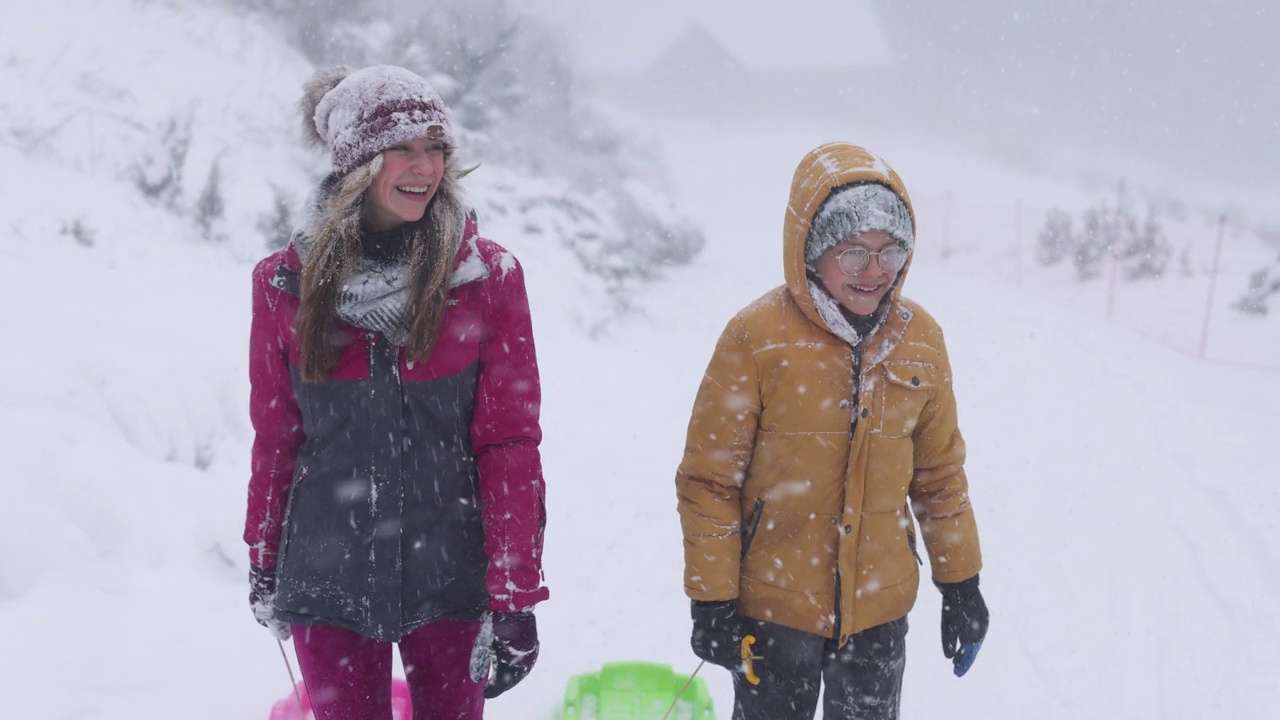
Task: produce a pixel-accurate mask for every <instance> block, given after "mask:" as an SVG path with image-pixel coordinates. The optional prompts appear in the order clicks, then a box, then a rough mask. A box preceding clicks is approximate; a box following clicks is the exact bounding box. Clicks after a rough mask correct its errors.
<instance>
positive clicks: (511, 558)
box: [244, 221, 548, 640]
mask: <svg viewBox="0 0 1280 720" xmlns="http://www.w3.org/2000/svg"><path fill="white" fill-rule="evenodd" d="M300 270H301V266H300V264H299V261H298V256H297V254H296V253H295V252H294V250H293V247H292V246H290V247H289V248H287V249H285V250H282V251H280V252H278V253H275V254H274V255H271V256H270V257H268V258H266V259H265V260H263V261H262V262H261V263H259V264H258V266H257V268H255V270H254V274H253V324H252V331H251V337H250V363H249V375H250V381H251V385H252V394H251V398H250V413H251V417H252V421H253V427H254V430H255V432H256V437H255V440H254V445H253V469H252V475H251V478H250V481H249V502H248V515H247V518H246V523H245V532H244V539H245V542H247V543H248V544H249V548H250V561H251V562H253V563H254V564H255V565H257V566H259V567H268V568H270V567H274V568H275V569H276V572H277V576H278V590H277V598H276V605H277V610H278V612H279V614H280V616H281V619H283V620H285V621H287V622H294V623H303V624H307V623H316V622H319V623H324V624H331V625H337V626H342V627H347V628H349V629H353V630H356V631H359V632H362V633H364V634H366V635H369V636H371V637H376V638H379V639H386V640H395V639H398V637H399V636H400V635H401V634H403V633H404V632H408V631H409V630H411V629H412V628H413V627H416V626H418V625H421V624H422V623H423V622H427V621H430V620H433V619H438V618H457V619H466V618H472V617H478V615H479V612H481V611H482V610H483V609H484V607H485V606H486V605H487V607H488V608H490V609H493V610H503V611H514V610H524V609H528V608H531V607H532V606H533V605H534V604H535V603H537V602H539V601H541V600H544V599H546V597H547V595H548V591H547V589H546V588H545V587H543V586H542V567H541V556H542V541H543V526H544V524H545V518H546V513H545V507H544V501H543V497H544V484H543V479H542V469H541V460H540V457H539V453H538V443H539V442H540V441H541V437H542V432H541V429H540V427H539V423H538V412H539V405H540V398H541V391H540V385H539V381H538V368H537V360H536V357H535V353H534V344H533V334H532V328H531V325H530V318H529V306H528V300H527V297H526V294H525V287H524V275H523V272H522V270H521V268H520V265H519V263H518V262H517V261H516V259H515V257H514V256H512V255H511V254H510V253H509V252H507V251H506V250H504V249H503V248H502V247H500V246H499V245H497V244H496V243H493V242H491V241H489V240H486V239H483V238H480V237H479V236H478V235H477V234H476V228H475V225H474V223H473V222H472V221H468V223H467V229H466V234H465V238H464V240H463V242H462V244H461V246H460V248H459V251H458V256H457V260H456V261H455V265H454V282H453V283H452V285H453V287H452V289H451V290H450V292H449V297H448V309H447V312H446V314H445V316H444V320H443V323H442V326H441V330H440V333H439V336H438V338H439V339H438V340H437V343H436V345H435V347H434V349H433V350H432V352H431V355H430V357H429V358H428V360H427V361H426V362H419V363H412V362H408V361H407V360H406V359H405V354H404V351H403V349H402V348H398V347H396V346H394V345H392V344H390V343H389V342H388V341H387V340H386V338H384V337H383V336H382V335H381V334H379V333H375V332H370V331H367V330H363V329H360V328H356V327H354V326H351V325H347V324H344V323H341V322H340V323H339V325H338V328H339V330H338V334H339V336H340V338H339V339H340V341H341V342H342V343H343V345H344V349H343V350H342V352H341V354H340V356H339V359H338V363H337V365H336V366H335V367H334V369H333V371H332V372H331V373H330V376H329V377H328V378H327V379H326V380H325V381H323V382H319V383H309V382H305V381H303V380H302V379H301V377H300V374H299V372H298V370H297V368H298V367H299V358H298V355H297V347H296V344H295V343H294V341H293V331H292V327H293V321H294V315H295V313H296V312H297V309H298V298H297V292H298V291H297V287H298V281H297V279H298V273H299V272H300Z"/></svg>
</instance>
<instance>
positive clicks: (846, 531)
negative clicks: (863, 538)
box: [844, 525, 853, 535]
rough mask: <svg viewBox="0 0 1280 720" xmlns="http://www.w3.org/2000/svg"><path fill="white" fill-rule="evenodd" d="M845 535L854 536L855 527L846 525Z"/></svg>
mask: <svg viewBox="0 0 1280 720" xmlns="http://www.w3.org/2000/svg"><path fill="white" fill-rule="evenodd" d="M844 534H845V535H852V534H853V526H852V525H845V526H844Z"/></svg>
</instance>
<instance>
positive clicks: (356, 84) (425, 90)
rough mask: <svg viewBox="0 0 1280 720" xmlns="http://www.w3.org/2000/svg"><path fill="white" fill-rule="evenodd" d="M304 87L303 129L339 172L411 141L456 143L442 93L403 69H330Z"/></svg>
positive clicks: (349, 170)
mask: <svg viewBox="0 0 1280 720" xmlns="http://www.w3.org/2000/svg"><path fill="white" fill-rule="evenodd" d="M303 88H304V95H303V98H302V103H301V105H300V108H301V111H302V115H303V117H302V124H303V130H304V132H305V134H306V136H307V138H308V139H309V140H310V141H311V142H312V143H313V144H316V145H319V146H321V147H325V148H328V150H329V153H330V156H331V158H332V160H333V170H334V172H335V173H337V174H338V175H339V176H341V175H346V174H347V173H349V172H351V171H352V170H354V169H356V168H358V167H360V166H361V165H363V164H365V163H367V162H369V161H370V160H372V159H373V158H374V157H375V156H377V155H378V154H379V153H381V152H382V151H384V150H386V149H388V148H390V147H392V146H394V145H397V144H399V143H402V142H407V141H409V140H416V139H419V138H430V139H432V140H441V141H443V142H444V144H445V145H446V146H447V147H452V146H453V144H454V137H453V125H452V123H451V122H450V120H449V113H448V111H447V110H446V109H445V106H444V101H443V100H441V99H440V94H439V93H437V92H436V90H435V88H433V87H431V83H428V82H427V81H426V80H424V79H423V78H421V77H419V76H418V75H416V74H414V73H412V72H410V71H408V70H405V69H404V68H402V67H396V66H394V65H375V66H373V67H367V68H364V69H362V70H352V69H351V68H349V67H345V66H339V67H333V68H327V69H324V70H320V71H318V72H317V73H316V74H315V75H314V76H312V78H311V80H309V81H308V82H307V83H306V85H304V86H303Z"/></svg>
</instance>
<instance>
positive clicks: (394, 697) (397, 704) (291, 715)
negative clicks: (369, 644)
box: [271, 678, 413, 720]
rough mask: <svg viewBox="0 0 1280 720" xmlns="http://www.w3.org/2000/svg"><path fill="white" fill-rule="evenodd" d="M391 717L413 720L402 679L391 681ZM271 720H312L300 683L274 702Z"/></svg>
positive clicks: (409, 701) (307, 698)
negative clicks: (284, 696)
mask: <svg viewBox="0 0 1280 720" xmlns="http://www.w3.org/2000/svg"><path fill="white" fill-rule="evenodd" d="M295 693H296V694H295ZM299 697H301V698H302V706H301V707H299V706H298V698H299ZM391 717H392V720H413V702H412V701H411V700H410V698H409V683H407V682H405V681H404V678H392V679H391ZM271 720H312V715H311V698H309V697H307V689H306V688H305V687H303V684H302V683H298V686H297V687H295V688H294V693H290V694H289V697H286V698H284V699H283V700H280V701H278V702H276V704H275V705H274V706H272V708H271Z"/></svg>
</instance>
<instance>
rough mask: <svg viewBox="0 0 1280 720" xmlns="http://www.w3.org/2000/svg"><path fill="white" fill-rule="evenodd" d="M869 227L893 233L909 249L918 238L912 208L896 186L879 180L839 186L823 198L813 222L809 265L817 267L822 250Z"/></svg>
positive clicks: (806, 251)
mask: <svg viewBox="0 0 1280 720" xmlns="http://www.w3.org/2000/svg"><path fill="white" fill-rule="evenodd" d="M868 230H883V231H885V232H887V233H889V235H890V236H891V237H893V239H894V240H896V241H898V244H900V245H902V247H904V248H906V250H907V252H911V247H912V245H913V244H914V242H915V233H914V232H913V231H912V229H911V212H910V211H909V210H907V205H906V203H904V202H902V198H900V197H898V194H897V193H895V192H894V191H893V190H890V189H889V188H888V187H887V186H885V185H882V184H880V183H878V182H866V183H859V184H856V185H846V186H844V187H842V188H837V189H836V190H834V191H832V193H831V194H830V195H828V196H827V199H826V200H825V201H823V203H822V207H820V208H818V212H817V214H815V215H814V217H813V222H812V223H811V224H810V225H809V236H808V237H807V238H806V239H805V245H804V263H805V265H807V266H809V267H813V264H814V263H815V262H817V261H818V258H819V257H821V256H822V253H824V252H826V251H827V250H830V249H831V248H833V247H835V246H836V245H837V244H839V243H842V242H844V241H845V240H848V239H849V238H850V237H852V236H854V235H857V234H858V233H863V232H866V231H868Z"/></svg>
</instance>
